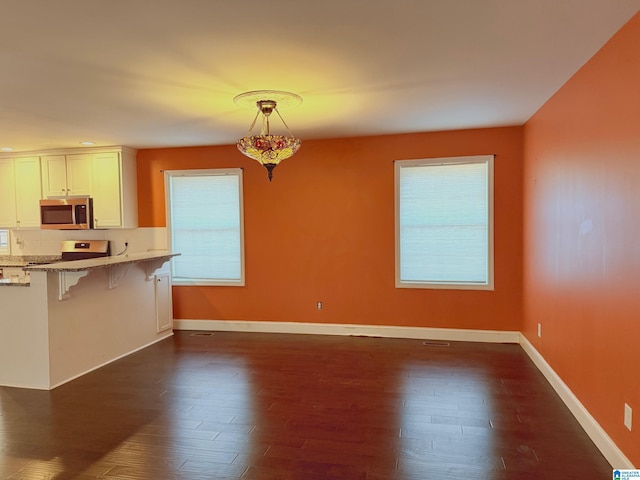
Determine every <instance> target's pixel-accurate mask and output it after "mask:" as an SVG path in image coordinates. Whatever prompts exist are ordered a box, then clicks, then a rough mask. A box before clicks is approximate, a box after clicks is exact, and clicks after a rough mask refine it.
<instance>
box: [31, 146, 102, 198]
mask: <svg viewBox="0 0 640 480" xmlns="http://www.w3.org/2000/svg"><path fill="white" fill-rule="evenodd" d="M92 178H93V175H92V163H91V154H89V153H74V154H68V155H44V156H43V157H42V192H43V194H44V196H45V197H66V196H82V195H87V196H88V195H91V186H92V185H91V181H92Z"/></svg>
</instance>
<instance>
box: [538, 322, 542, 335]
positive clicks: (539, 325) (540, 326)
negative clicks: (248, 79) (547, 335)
mask: <svg viewBox="0 0 640 480" xmlns="http://www.w3.org/2000/svg"><path fill="white" fill-rule="evenodd" d="M538 337H542V324H541V323H539V324H538Z"/></svg>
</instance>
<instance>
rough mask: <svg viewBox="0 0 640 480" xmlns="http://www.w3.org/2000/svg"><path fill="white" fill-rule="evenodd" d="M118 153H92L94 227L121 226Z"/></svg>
mask: <svg viewBox="0 0 640 480" xmlns="http://www.w3.org/2000/svg"><path fill="white" fill-rule="evenodd" d="M121 185H122V182H121V169H120V155H119V154H118V153H115V152H114V153H96V154H94V155H93V221H94V226H95V228H110V227H111V228H117V227H122V226H123V225H122V190H121Z"/></svg>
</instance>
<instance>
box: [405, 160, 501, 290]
mask: <svg viewBox="0 0 640 480" xmlns="http://www.w3.org/2000/svg"><path fill="white" fill-rule="evenodd" d="M395 170H396V286H397V287H414V288H416V287H417V288H420V287H422V288H424V287H427V288H428V287H431V288H469V289H475V288H478V289H492V288H493V226H492V217H493V201H492V199H493V191H492V188H493V156H488V155H483V156H473V157H452V158H436V159H426V160H406V161H398V162H395Z"/></svg>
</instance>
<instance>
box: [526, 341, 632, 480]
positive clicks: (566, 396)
mask: <svg viewBox="0 0 640 480" xmlns="http://www.w3.org/2000/svg"><path fill="white" fill-rule="evenodd" d="M520 346H521V347H522V349H523V350H524V351H525V352H526V353H527V355H529V358H531V360H532V361H533V363H535V365H536V367H538V370H540V371H541V372H542V374H543V375H544V376H545V378H546V379H547V381H548V382H549V383H550V384H551V386H552V387H553V389H554V390H555V391H556V393H557V394H558V396H560V398H561V399H562V401H563V402H564V403H565V405H567V407H568V408H569V410H570V411H571V413H572V414H573V416H574V417H576V420H578V422H579V423H580V425H581V426H582V428H583V429H584V431H585V432H586V433H587V435H589V438H591V440H592V441H593V443H595V444H596V447H598V449H599V450H600V451H601V452H602V454H603V455H604V457H605V458H606V459H607V460H608V461H609V463H610V464H611V465H612V466H613V468H618V469H634V468H635V467H634V466H633V464H632V463H631V461H630V460H629V459H628V458H627V457H626V456H625V454H624V453H622V450H620V449H619V448H618V446H617V445H616V444H615V443H614V442H613V440H611V437H609V435H607V432H605V431H604V429H603V428H602V427H601V426H600V424H599V423H598V422H597V421H596V420H595V419H594V418H593V417H592V416H591V414H590V413H589V411H588V410H587V409H586V408H585V407H584V405H582V403H581V402H580V400H578V397H576V396H575V395H574V394H573V392H572V391H571V390H570V389H569V387H568V386H567V385H566V384H565V383H564V382H563V381H562V379H561V378H560V376H559V375H558V374H557V373H556V372H555V371H554V370H553V368H551V366H550V365H549V364H548V363H547V361H546V360H545V359H544V358H543V356H542V355H540V353H539V352H538V351H537V350H536V349H535V347H534V346H533V345H532V344H531V342H529V340H527V338H526V337H525V336H524V335H522V334H521V335H520Z"/></svg>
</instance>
